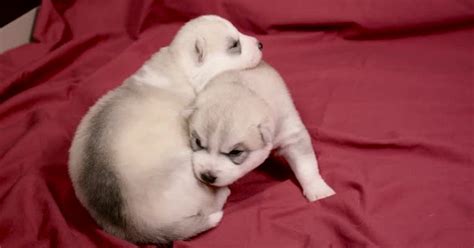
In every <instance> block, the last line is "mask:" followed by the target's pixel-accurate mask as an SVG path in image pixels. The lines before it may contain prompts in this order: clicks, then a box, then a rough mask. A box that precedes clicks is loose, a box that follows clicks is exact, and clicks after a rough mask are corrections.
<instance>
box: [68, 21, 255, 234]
mask: <svg viewBox="0 0 474 248" xmlns="http://www.w3.org/2000/svg"><path fill="white" fill-rule="evenodd" d="M261 48H262V44H261V43H260V42H258V41H257V40H256V39H255V38H253V37H250V36H246V35H244V34H242V33H240V32H238V31H237V29H236V28H235V27H234V26H232V24H231V23H230V22H228V21H227V20H225V19H222V18H220V17H217V16H203V17H199V18H196V19H194V20H191V21H190V22H188V23H186V24H185V25H184V26H183V27H182V28H181V29H180V30H179V32H178V33H177V35H176V36H175V38H174V40H173V41H172V42H171V44H170V45H169V46H168V47H165V48H162V49H161V50H160V51H159V52H158V53H156V54H155V55H153V56H152V57H151V58H150V59H149V60H148V61H147V62H146V63H145V64H144V65H143V66H142V67H141V68H140V69H139V70H138V71H137V72H136V73H135V74H134V75H132V76H131V77H130V78H128V79H127V80H126V81H125V82H124V83H123V84H122V85H121V86H120V87H119V88H117V89H115V90H113V91H111V92H109V93H107V94H106V95H105V96H104V97H102V98H101V99H100V100H99V101H98V102H97V103H96V104H95V105H94V106H93V107H92V108H91V109H90V110H89V112H88V113H87V114H86V115H85V117H84V118H83V119H82V121H81V123H80V125H79V127H78V129H77V131H76V134H75V136H74V140H73V142H72V146H71V149H70V157H69V174H70V177H71V179H72V183H73V186H74V190H75V192H76V195H77V197H78V199H79V200H80V202H81V203H82V204H83V205H84V206H85V207H86V209H87V210H88V211H89V213H90V214H91V215H92V216H93V217H94V219H95V220H96V221H97V222H98V224H100V225H101V226H102V227H103V228H104V229H105V230H106V231H108V232H110V233H112V234H114V235H116V236H119V237H121V238H124V239H127V240H129V241H132V242H144V243H165V242H169V241H171V240H176V239H185V238H188V237H191V236H193V235H195V234H197V233H199V232H202V231H205V230H207V229H209V228H212V227H214V226H215V225H217V224H218V222H219V221H220V220H221V218H222V207H223V204H224V203H225V201H226V198H227V196H228V195H229V190H228V189H225V188H223V189H217V188H214V187H209V186H207V185H205V184H202V183H201V182H200V181H199V180H197V179H196V178H195V177H194V174H193V171H192V164H191V153H192V151H191V149H190V147H189V142H188V138H187V132H186V126H184V124H183V118H182V115H181V113H182V111H183V109H184V108H185V107H186V106H188V104H189V103H190V102H191V101H192V100H193V99H194V97H195V94H196V92H198V91H199V90H200V89H201V88H203V87H204V86H205V85H206V83H207V82H208V81H209V80H210V79H211V78H212V77H214V76H215V75H217V74H219V73H222V72H224V71H227V70H234V69H244V68H249V67H254V66H256V65H257V64H258V63H259V62H260V60H261V56H262V54H261V51H260V50H261Z"/></svg>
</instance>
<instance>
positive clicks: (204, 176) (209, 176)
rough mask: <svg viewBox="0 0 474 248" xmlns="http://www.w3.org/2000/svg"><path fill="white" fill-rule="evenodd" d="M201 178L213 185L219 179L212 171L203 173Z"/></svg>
mask: <svg viewBox="0 0 474 248" xmlns="http://www.w3.org/2000/svg"><path fill="white" fill-rule="evenodd" d="M200 177H201V180H202V181H203V182H205V183H208V184H213V183H214V182H215V181H216V179H217V177H216V176H214V175H213V174H212V173H211V172H210V171H206V172H203V173H201V175H200Z"/></svg>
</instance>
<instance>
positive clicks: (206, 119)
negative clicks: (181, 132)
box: [188, 80, 274, 186]
mask: <svg viewBox="0 0 474 248" xmlns="http://www.w3.org/2000/svg"><path fill="white" fill-rule="evenodd" d="M219 81H220V80H213V81H212V82H211V83H210V84H209V85H208V86H209V87H206V88H205V89H204V90H203V91H202V92H201V93H200V94H199V96H198V98H197V99H196V101H195V104H194V106H193V108H192V110H190V116H189V119H188V124H189V137H190V145H191V148H192V150H193V154H192V163H193V170H194V174H195V176H196V177H197V178H198V179H199V180H201V181H202V182H204V183H207V184H210V185H214V186H226V185H229V184H231V183H233V182H234V181H235V180H237V179H239V178H240V177H242V176H243V175H245V174H246V173H247V172H249V171H251V170H252V169H254V168H255V167H257V166H259V165H260V164H262V163H263V162H264V161H265V159H266V158H267V157H268V155H269V154H270V151H271V149H272V139H273V130H274V123H273V119H272V117H271V114H270V109H269V107H268V105H267V104H266V103H265V102H264V101H263V100H262V99H261V98H259V97H258V96H256V95H255V94H254V93H253V92H251V91H250V90H249V89H247V88H245V87H244V86H243V85H241V84H239V83H225V82H219Z"/></svg>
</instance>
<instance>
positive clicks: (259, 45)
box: [257, 41, 263, 51]
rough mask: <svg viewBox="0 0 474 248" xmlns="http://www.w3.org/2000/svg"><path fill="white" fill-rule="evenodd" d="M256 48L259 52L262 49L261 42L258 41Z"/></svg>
mask: <svg viewBox="0 0 474 248" xmlns="http://www.w3.org/2000/svg"><path fill="white" fill-rule="evenodd" d="M257 46H258V49H260V51H261V50H262V49H263V43H262V42H260V41H258V44H257Z"/></svg>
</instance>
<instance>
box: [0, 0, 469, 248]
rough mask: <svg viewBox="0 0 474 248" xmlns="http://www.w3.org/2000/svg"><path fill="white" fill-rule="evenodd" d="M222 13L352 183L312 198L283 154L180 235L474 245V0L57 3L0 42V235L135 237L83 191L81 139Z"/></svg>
mask: <svg viewBox="0 0 474 248" xmlns="http://www.w3.org/2000/svg"><path fill="white" fill-rule="evenodd" d="M207 13H215V14H219V15H222V16H223V17H226V18H228V19H229V20H230V21H232V22H233V23H234V24H235V25H236V26H238V27H239V28H240V29H241V30H243V31H244V32H246V33H249V34H252V35H255V36H257V37H258V38H259V39H260V40H261V41H262V42H263V43H264V45H265V49H264V58H265V60H266V61H268V62H269V63H270V64H272V65H273V66H274V67H276V69H278V70H279V71H280V73H281V74H282V75H283V77H284V78H285V79H286V81H287V84H288V86H289V89H290V91H291V93H292V95H293V98H294V101H295V103H296V106H297V108H298V110H299V111H300V113H301V115H302V118H303V120H304V122H305V124H306V126H307V127H308V129H309V131H310V133H311V135H312V137H313V144H314V147H315V150H316V152H317V154H318V156H319V162H320V167H321V170H322V174H323V177H324V178H325V179H326V181H327V182H328V183H329V184H330V185H331V186H332V187H333V188H334V189H335V190H336V192H337V194H336V195H335V196H333V197H330V198H327V199H324V200H321V201H318V202H315V203H308V202H307V201H306V199H305V198H304V197H303V196H302V194H301V191H300V189H299V186H298V184H297V182H296V181H295V180H294V177H293V175H292V173H291V171H290V170H289V169H288V167H287V165H286V163H285V162H284V161H283V160H281V159H279V158H277V157H272V158H270V159H269V160H267V162H266V163H265V164H264V165H262V166H261V167H260V168H259V169H258V170H256V171H254V172H251V173H250V174H249V175H247V176H246V177H244V178H242V179H241V180H239V181H238V182H236V183H235V184H234V185H233V186H232V187H231V189H232V195H231V196H230V199H229V201H228V204H227V205H226V208H225V216H224V219H223V221H222V223H221V224H220V225H219V226H218V227H217V228H216V229H213V230H211V231H209V232H207V233H204V234H202V235H200V236H199V237H196V238H194V239H192V240H190V241H182V242H176V243H175V244H174V247H182V248H184V247H190V248H197V247H203V248H210V247H219V248H220V247H226V248H227V247H247V248H262V247H263V248H265V247H288V248H300V247H473V245H474V223H473V221H474V197H473V189H474V171H473V140H474V137H473V116H474V115H473V114H474V106H473V99H474V98H473V94H474V84H473V81H474V78H473V70H474V35H473V34H474V32H473V31H474V29H473V27H474V4H473V2H472V1H470V0H466V1H461V0H460V1H445V0H419V1H413V0H397V1H389V0H378V1H372V0H358V1H351V0H331V1H330V0H307V1H286V0H275V1H266V2H263V1H253V0H241V1H231V0H211V1H191V0H181V1H172V0H169V1H168V0H162V1H154V0H146V1H133V0H128V1H127V0H113V1H112V0H108V1H106V0H101V1H86V0H76V1H72V0H70V1H51V0H43V2H42V6H41V11H40V13H39V15H38V17H37V21H36V27H35V30H34V40H35V41H34V42H33V43H32V44H28V45H25V46H22V47H19V48H17V49H14V50H11V51H8V52H6V53H4V54H2V55H0V247H2V248H9V247H24V246H26V247H48V246H53V247H92V246H98V247H106V246H123V247H128V246H130V247H131V246H133V244H130V243H127V242H125V241H122V240H119V239H117V238H114V237H112V236H110V235H108V234H107V233H104V232H103V231H101V229H100V228H98V227H97V225H96V224H95V223H94V221H93V220H92V219H91V217H90V216H89V215H88V214H87V212H86V211H85V210H84V209H83V208H82V206H80V204H79V202H78V200H77V199H76V198H75V195H74V192H73V190H72V186H71V182H70V180H69V177H68V174H67V156H68V155H67V151H68V148H69V145H70V142H71V138H72V135H73V133H74V130H75V128H76V126H77V124H78V122H79V120H80V118H81V117H82V116H83V115H84V113H85V112H86V110H87V109H88V107H89V106H91V105H92V104H93V103H94V102H95V101H96V100H97V98H98V97H100V96H101V95H103V94H104V93H105V92H106V91H108V90H110V89H112V88H114V87H116V86H117V85H119V84H120V83H121V82H122V81H123V80H124V79H125V78H126V77H127V76H129V75H130V74H132V73H133V72H134V71H135V70H136V69H137V68H139V67H140V65H141V64H142V63H143V62H144V61H145V60H146V59H147V58H148V57H149V56H150V55H151V54H152V53H153V52H155V51H157V50H158V49H159V48H160V47H162V46H164V45H166V44H168V43H169V42H170V39H171V38H172V36H173V35H174V33H175V32H176V30H177V29H178V28H179V27H180V25H182V23H183V22H184V21H186V20H188V19H189V18H191V17H195V16H197V15H200V14H207Z"/></svg>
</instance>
